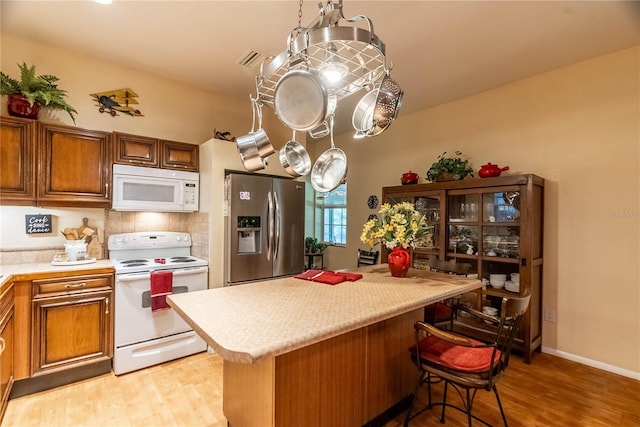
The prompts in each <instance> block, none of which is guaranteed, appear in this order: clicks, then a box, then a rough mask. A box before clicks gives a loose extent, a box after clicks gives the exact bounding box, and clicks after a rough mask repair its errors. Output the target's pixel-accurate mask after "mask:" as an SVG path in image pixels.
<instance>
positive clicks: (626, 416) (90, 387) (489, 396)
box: [2, 353, 640, 427]
mask: <svg viewBox="0 0 640 427" xmlns="http://www.w3.org/2000/svg"><path fill="white" fill-rule="evenodd" d="M511 362H512V363H511V365H510V366H509V369H508V371H507V372H506V374H505V376H504V377H503V378H502V379H501V380H500V382H499V383H498V389H499V391H500V396H501V399H502V403H503V406H504V409H505V412H506V414H507V420H508V421H509V425H510V426H512V427H518V426H563V427H569V426H576V427H578V426H579V427H585V426H640V382H639V381H635V380H632V379H629V378H625V377H621V376H618V375H614V374H610V373H608V372H604V371H601V370H598V369H594V368H590V367H587V366H584V365H581V364H578V363H575V362H571V361H567V360H564V359H560V358H557V357H554V356H550V355H547V354H535V355H534V360H533V363H532V364H531V365H527V364H525V363H524V362H523V361H522V359H520V358H518V357H512V359H511ZM221 378H222V360H221V359H220V357H218V356H216V355H213V356H212V355H209V354H207V353H201V354H198V355H195V356H191V357H187V358H184V359H181V360H177V361H173V362H168V363H165V364H163V365H159V366H154V367H151V368H148V369H144V370H141V371H138V372H132V373H129V374H126V375H121V376H119V377H116V376H114V375H111V374H108V375H102V376H100V377H96V378H92V379H89V380H85V381H82V382H79V383H76V384H72V385H69V386H65V387H60V388H57V389H54V390H49V391H45V392H41V393H37V394H34V395H30V396H25V397H21V398H19V399H14V400H11V401H10V402H9V406H8V408H7V412H6V414H5V417H4V420H3V422H2V426H3V427H4V426H20V427H27V426H73V427H77V426H109V427H111V426H114V427H127V426H144V427H155V426H163V427H165V426H190V427H191V426H193V427H200V426H209V427H226V425H227V422H226V419H225V418H224V415H223V413H222V381H221ZM416 379H417V377H416ZM440 395H441V386H437V387H435V388H434V397H435V399H438V397H439V396H440ZM449 396H450V399H451V400H450V402H452V403H456V399H458V398H457V396H456V395H454V394H453V393H450V394H449ZM420 398H421V399H422V400H424V399H425V398H426V389H424V390H422V392H421V394H420ZM474 413H476V414H478V415H480V416H481V417H482V418H485V419H486V420H487V421H489V422H490V423H492V424H493V425H497V426H499V425H501V422H500V416H499V412H498V409H497V406H496V403H495V398H494V396H493V393H488V392H484V391H480V392H478V396H477V397H476V403H475V406H474ZM403 420H404V416H399V417H397V418H396V419H395V420H393V421H391V422H389V423H388V424H387V427H399V426H401V425H402V422H403ZM438 420H439V409H438V408H434V409H432V410H430V411H425V412H423V413H422V414H421V415H420V416H418V417H416V418H414V419H413V420H412V421H411V423H410V425H411V426H413V427H425V426H439V425H441V424H440V423H439V421H438ZM446 425H447V426H464V425H466V418H465V417H464V415H463V414H461V413H458V412H457V411H454V410H449V409H448V410H447V423H446ZM474 425H475V424H474ZM478 425H479V424H478ZM300 427H308V426H300Z"/></svg>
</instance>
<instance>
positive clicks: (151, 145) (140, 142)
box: [113, 132, 160, 168]
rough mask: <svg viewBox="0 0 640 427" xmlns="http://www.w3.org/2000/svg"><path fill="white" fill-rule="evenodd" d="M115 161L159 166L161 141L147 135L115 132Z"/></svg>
mask: <svg viewBox="0 0 640 427" xmlns="http://www.w3.org/2000/svg"><path fill="white" fill-rule="evenodd" d="M113 141H114V153H113V162H114V163H118V164H122V165H133V166H148V167H155V168H157V167H159V166H160V161H159V152H160V143H159V142H160V141H159V140H158V139H156V138H149V137H146V136H138V135H129V134H126V133H121V132H114V133H113Z"/></svg>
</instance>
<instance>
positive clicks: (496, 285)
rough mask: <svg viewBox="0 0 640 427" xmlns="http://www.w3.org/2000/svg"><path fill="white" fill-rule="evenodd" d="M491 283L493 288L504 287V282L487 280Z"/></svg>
mask: <svg viewBox="0 0 640 427" xmlns="http://www.w3.org/2000/svg"><path fill="white" fill-rule="evenodd" d="M489 283H490V284H491V287H493V288H494V289H502V288H504V284H505V282H489Z"/></svg>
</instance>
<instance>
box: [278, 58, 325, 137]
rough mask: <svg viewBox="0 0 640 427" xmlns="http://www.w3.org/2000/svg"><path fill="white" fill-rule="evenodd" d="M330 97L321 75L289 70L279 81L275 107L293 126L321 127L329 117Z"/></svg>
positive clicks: (303, 128) (285, 121)
mask: <svg viewBox="0 0 640 427" xmlns="http://www.w3.org/2000/svg"><path fill="white" fill-rule="evenodd" d="M328 104H329V97H328V95H327V90H326V89H325V88H324V86H323V85H322V81H321V80H320V78H319V77H318V76H317V75H315V74H314V73H312V72H310V71H307V70H291V71H288V72H287V73H286V74H285V75H284V76H282V78H281V79H280V80H279V81H278V84H276V88H275V92H274V99H273V108H274V110H275V112H276V115H277V116H278V118H279V119H280V121H282V123H284V124H285V125H287V126H288V127H289V128H291V129H295V130H297V131H300V132H306V131H308V130H311V129H314V128H316V127H318V126H319V125H320V124H321V123H322V122H323V121H324V120H325V119H326V117H327V113H328V108H329V106H328Z"/></svg>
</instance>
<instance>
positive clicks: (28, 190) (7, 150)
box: [0, 117, 36, 205]
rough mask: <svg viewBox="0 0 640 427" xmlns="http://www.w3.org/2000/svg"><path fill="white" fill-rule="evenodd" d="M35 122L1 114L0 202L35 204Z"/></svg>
mask: <svg viewBox="0 0 640 427" xmlns="http://www.w3.org/2000/svg"><path fill="white" fill-rule="evenodd" d="M35 124H36V122H35V121H33V120H28V119H21V118H17V117H0V203H1V204H11V205H32V204H34V201H35V198H36V174H35V172H36V149H35V133H36V126H35Z"/></svg>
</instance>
